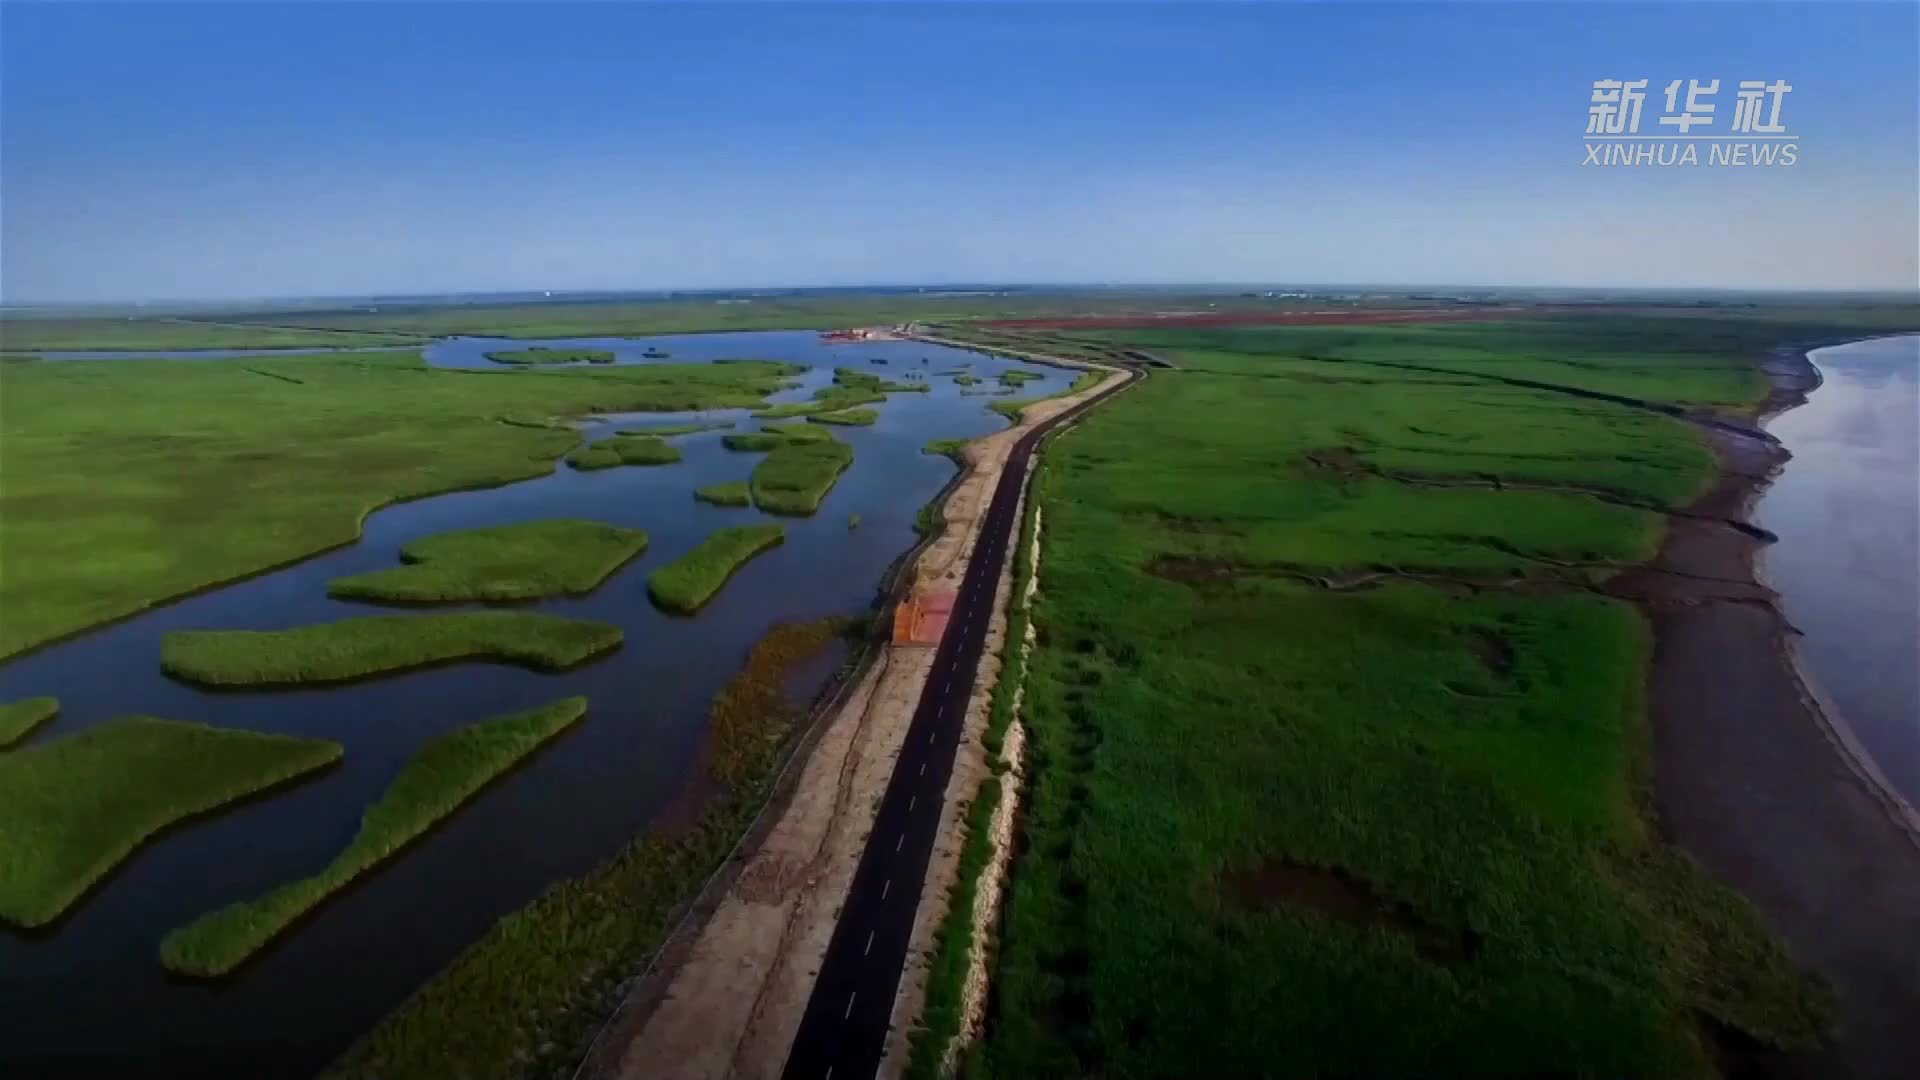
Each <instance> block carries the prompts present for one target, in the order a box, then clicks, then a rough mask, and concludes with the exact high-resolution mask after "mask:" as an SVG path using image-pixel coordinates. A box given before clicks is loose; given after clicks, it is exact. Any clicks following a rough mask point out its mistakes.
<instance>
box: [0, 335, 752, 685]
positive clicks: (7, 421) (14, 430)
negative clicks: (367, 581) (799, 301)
mask: <svg viewBox="0 0 1920 1080" xmlns="http://www.w3.org/2000/svg"><path fill="white" fill-rule="evenodd" d="M789 373H790V369H789V366H788V365H780V364H771V363H745V364H725V365H715V364H649V365H620V366H615V367H605V368H563V369H556V370H550V371H542V370H517V369H514V370H508V369H502V370H499V371H478V372H475V371H453V370H440V369H433V368H428V367H426V366H424V365H423V364H421V363H420V360H419V358H418V356H417V355H413V354H398V355H389V354H357V355H356V354H343V355H332V356H311V357H305V358H299V357H294V358H279V357H276V358H273V359H271V360H261V359H257V358H254V359H247V360H232V361H222V360H195V361H185V360H183V361H157V360H139V361H133V360H129V361H89V362H86V363H37V364H7V365H3V366H0V461H5V463H6V483H5V484H4V485H0V610H5V611H6V618H5V619H0V658H4V657H6V656H10V655H12V654H14V653H18V652H20V651H21V650H23V649H26V648H30V647H32V646H34V645H37V644H40V643H43V642H46V641H49V640H52V639H54V638H58V637H60V636H62V635H65V634H70V633H73V632H75V631H78V630H81V629H83V628H85V627H88V626H92V625H95V624H98V623H101V622H105V621H108V620H111V619H115V618H119V617H123V616H126V615H130V614H132V613H134V612H137V611H139V610H141V609H142V608H145V607H148V606H150V605H152V604H156V603H159V602H161V601H164V600H168V599H171V598H174V597H178V596H181V595H184V594H187V593H191V592H193V591H196V590H199V589H204V588H208V587H211V586H213V585H217V584H221V583H224V582H228V581H232V580H234V579H236V578H240V577H245V576H247V575H249V574H253V573H258V572H260V571H263V570H267V569H270V568H272V567H275V566H280V565H284V564H286V563H289V562H293V561H296V560H299V559H302V558H305V557H307V556H310V555H313V554H315V553H317V552H320V551H324V550H326V549H328V548H332V547H336V546H339V545H341V544H345V543H349V542H351V541H353V540H354V539H355V538H356V537H357V536H359V534H360V524H361V522H362V520H364V518H365V517H366V515H367V514H368V513H370V512H372V511H373V510H375V509H377V508H379V507H381V506H384V505H387V504H389V503H393V502H398V501H402V500H406V499H414V498H420V497H423V496H427V495H434V494H439V493H441V492H447V491H455V490H460V489H464V488H477V487H488V486H493V485H497V484H505V483H511V482H513V481H516V480H525V479H531V478H533V477H537V476H542V475H545V474H546V473H548V472H549V471H551V469H552V467H553V462H554V461H555V460H556V459H557V458H559V457H560V456H561V455H563V454H565V453H566V452H567V451H568V450H569V449H571V448H572V447H573V446H574V445H575V444H577V443H578V442H579V436H578V434H577V433H576V432H574V431H572V430H569V429H566V428H557V427H552V426H546V425H545V424H544V423H543V424H542V425H541V426H523V425H522V424H517V423H505V422H502V421H503V418H506V417H526V416H537V417H550V416H567V415H579V414H585V413H590V412H596V411H598V412H619V411H678V410H687V409H702V408H738V407H752V406H756V405H759V404H761V403H763V402H764V399H765V395H767V394H769V393H772V392H773V391H775V390H778V389H779V388H780V387H781V386H782V385H783V376H785V375H786V374H789Z"/></svg>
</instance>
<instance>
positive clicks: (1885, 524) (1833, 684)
mask: <svg viewBox="0 0 1920 1080" xmlns="http://www.w3.org/2000/svg"><path fill="white" fill-rule="evenodd" d="M1812 359H1813V362H1814V365H1815V366H1816V367H1818V368H1819V369H1820V375H1821V378H1822V379H1823V380H1824V381H1823V382H1822V383H1821V385H1820V388H1819V389H1817V390H1815V391H1814V392H1813V393H1812V395H1811V396H1810V397H1809V398H1808V400H1807V404H1805V405H1802V406H1800V407H1799V408H1797V409H1793V410H1790V411H1788V412H1786V413H1784V414H1782V415H1781V416H1780V417H1778V418H1777V419H1775V420H1774V421H1773V422H1771V423H1770V424H1768V425H1767V428H1768V430H1769V431H1771V432H1772V433H1773V434H1774V435H1776V436H1778V437H1779V438H1780V441H1781V442H1782V443H1784V444H1785V445H1786V447H1787V449H1788V450H1790V451H1792V452H1793V460H1792V461H1790V462H1788V463H1787V466H1786V469H1785V470H1784V471H1783V472H1782V473H1781V475H1780V476H1779V477H1778V479H1776V480H1775V482H1774V484H1773V486H1772V487H1771V488H1769V489H1768V491H1767V493H1766V494H1765V496H1764V497H1762V498H1761V500H1760V504H1759V507H1758V510H1757V520H1758V522H1759V524H1761V525H1763V526H1765V527H1766V528H1768V529H1771V530H1773V531H1774V532H1775V533H1778V534H1779V536H1780V542H1779V543H1778V544H1775V545H1773V546H1771V547H1769V548H1767V549H1766V553H1765V555H1764V560H1765V562H1764V567H1765V571H1766V575H1767V578H1768V580H1769V582H1770V583H1771V584H1772V585H1773V587H1774V588H1776V589H1778V590H1779V591H1780V593H1781V597H1782V601H1783V603H1784V604H1785V606H1786V612H1787V618H1788V619H1789V620H1790V621H1791V622H1792V623H1793V624H1794V625H1795V626H1796V627H1798V628H1799V629H1800V630H1801V631H1802V632H1803V633H1804V634H1805V637H1803V638H1802V639H1801V640H1800V650H1801V655H1802V657H1803V658H1804V660H1805V662H1806V664H1807V666H1808V668H1809V669H1810V671H1811V675H1812V678H1813V681H1814V682H1815V683H1816V684H1818V686H1819V687H1820V689H1821V691H1822V692H1823V693H1824V694H1825V695H1826V697H1827V698H1828V699H1829V700H1830V701H1832V702H1833V704H1834V705H1835V706H1837V707H1838V709H1839V711H1840V714H1841V715H1842V716H1843V717H1845V719H1846V721H1847V723H1848V724H1849V725H1850V726H1851V727H1852V728H1853V730H1854V733H1855V734H1856V735H1857V736H1858V737H1859V740H1860V742H1861V743H1862V744H1863V745H1864V746H1865V747H1866V749H1867V751H1868V752H1869V753H1870V754H1872V755H1873V758H1874V761H1875V762H1876V763H1877V764H1878V765H1879V767H1880V771H1881V772H1882V773H1884V774H1885V775H1886V777H1887V779H1888V780H1890V781H1891V782H1892V784H1893V786H1894V787H1895V788H1896V789H1897V790H1898V791H1899V792H1900V793H1901V794H1902V795H1904V796H1905V797H1906V799H1907V801H1908V802H1909V803H1913V804H1915V805H1920V337H1916V336H1908V337H1896V338H1881V339H1877V340H1874V341H1861V342H1855V343H1853V344H1851V345H1841V346H1837V347H1834V348H1830V349H1819V350H1816V351H1815V352H1814V353H1812Z"/></svg>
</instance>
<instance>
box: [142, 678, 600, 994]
mask: <svg viewBox="0 0 1920 1080" xmlns="http://www.w3.org/2000/svg"><path fill="white" fill-rule="evenodd" d="M586 711H587V699H586V698H583V697H571V698H565V699H563V700H560V701H556V702H554V703H553V704H551V705H546V706H543V707H541V708H537V709H529V710H527V711H525V712H519V713H514V714H512V715H510V716H502V717H498V718H496V719H493V720H486V721H482V722H481V723H478V724H474V725H472V726H471V727H464V728H461V729H459V730H457V731H453V732H450V733H448V734H446V735H442V736H440V737H439V738H436V739H433V740H431V741H429V742H428V743H426V744H425V745H424V746H422V747H421V748H420V749H419V750H417V751H415V752H414V754H413V756H412V757H410V758H408V759H407V763H406V765H405V766H403V767H402V768H401V770H400V775H398V776H396V777H394V779H393V782H392V783H391V784H389V785H387V789H386V790H385V791H384V792H381V794H380V798H379V799H378V800H377V801H375V802H374V804H373V805H372V806H370V807H368V808H367V811H366V813H365V815H363V816H362V817H361V819H360V830H359V831H358V832H357V833H355V834H354V837H353V840H352V841H351V842H349V843H348V844H347V846H346V848H345V849H344V850H343V851H341V852H340V854H338V855H336V856H334V858H333V861H331V862H329V863H328V864H327V865H326V866H325V867H324V868H322V869H321V870H320V872H319V873H317V874H314V875H313V876H312V877H306V878H301V879H300V880H298V881H292V882H289V883H287V884H285V885H282V886H280V887H279V888H277V889H275V890H273V891H272V892H270V893H267V894H266V895H264V896H260V897H257V898H255V899H252V900H243V901H240V902H238V903H234V904H229V905H227V906H226V907H223V908H221V909H219V910H217V911H212V912H208V913H207V914H205V915H202V916H201V917H199V918H198V919H195V920H194V921H193V922H191V923H188V924H187V925H186V926H183V927H180V928H178V929H176V930H174V931H172V932H170V933H168V934H167V936H166V937H165V938H163V939H162V940H161V942H160V962H161V963H162V964H163V965H165V966H166V968H167V970H169V971H172V972H175V973H177V974H181V975H191V976H198V977H202V978H211V977H215V976H220V975H225V974H227V973H228V972H231V971H232V970H233V969H234V968H236V967H239V966H240V964H241V963H242V962H244V961H245V960H246V959H247V958H248V957H249V956H252V955H253V954H254V953H256V952H258V951H259V950H260V949H262V948H264V947H265V946H266V945H267V943H268V942H270V941H272V940H273V939H274V938H275V937H276V936H278V935H279V934H280V933H282V932H283V931H285V930H286V928H287V927H289V926H291V925H293V923H294V921H295V920H297V919H299V918H300V917H301V916H302V915H304V914H306V913H307V912H308V911H310V910H312V909H313V908H314V907H316V906H318V905H319V904H320V903H321V902H322V901H324V900H325V899H326V898H327V897H328V896H331V895H332V894H333V893H335V892H337V891H339V890H340V889H342V888H345V887H346V886H347V885H348V884H349V883H350V882H352V881H353V880H354V879H355V878H358V877H359V876H360V875H362V874H364V873H366V872H368V871H369V870H372V869H373V868H374V867H376V866H378V865H379V864H380V863H381V862H383V861H385V860H386V859H388V858H391V857H392V856H393V855H394V854H395V853H396V852H398V851H400V849H402V848H404V847H406V846H407V845H408V844H410V843H412V842H413V841H415V840H417V839H419V838H420V836H422V835H423V834H425V833H426V831H427V830H428V829H430V828H432V827H433V826H434V825H435V824H437V823H439V822H440V821H443V820H445V819H446V818H447V817H449V816H451V815H452V814H453V812H454V811H456V810H458V809H460V807H461V806H463V805H465V804H466V803H467V802H468V801H469V800H471V799H472V798H473V797H474V796H475V795H478V794H479V793H480V791H481V789H482V788H484V787H486V786H487V785H488V784H489V783H491V782H492V781H493V780H495V779H496V778H498V777H499V776H500V775H501V774H503V773H505V772H506V771H507V770H508V769H511V768H512V767H513V766H514V765H515V764H517V763H519V762H520V761H521V760H522V759H524V758H525V757H526V756H527V755H529V754H531V753H533V752H534V751H535V750H537V749H538V748H539V747H540V746H541V745H543V744H544V743H546V742H547V741H548V740H549V739H552V738H553V737H554V736H556V735H558V734H560V732H562V731H564V730H566V729H567V728H568V727H571V726H572V725H573V724H574V723H575V722H576V721H578V720H579V719H580V718H581V717H582V716H584V715H586Z"/></svg>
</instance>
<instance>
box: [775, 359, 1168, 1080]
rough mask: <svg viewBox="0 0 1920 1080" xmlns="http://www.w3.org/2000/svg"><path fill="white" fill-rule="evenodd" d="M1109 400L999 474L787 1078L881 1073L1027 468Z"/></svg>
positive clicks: (1031, 441)
mask: <svg viewBox="0 0 1920 1080" xmlns="http://www.w3.org/2000/svg"><path fill="white" fill-rule="evenodd" d="M1132 377H1133V378H1136V379H1137V378H1139V375H1137V374H1135V375H1133V376H1132ZM1115 392H1116V393H1117V392H1118V390H1117V389H1116V391H1115ZM1108 396H1111V395H1106V394H1103V395H1101V396H1100V397H1099V398H1095V399H1094V400H1093V401H1090V402H1085V403H1083V404H1081V405H1078V406H1075V407H1074V408H1072V409H1069V410H1067V411H1066V412H1064V413H1061V414H1060V415H1059V416H1057V417H1054V418H1053V419H1051V420H1049V421H1047V422H1045V423H1043V424H1040V425H1039V426H1037V427H1035V428H1034V430H1032V431H1030V432H1028V433H1027V434H1026V435H1024V436H1022V437H1021V439H1020V441H1019V442H1018V443H1016V444H1015V445H1014V449H1013V452H1012V453H1011V454H1010V455H1008V458H1007V463H1006V467H1005V468H1004V469H1002V470H1001V473H1000V484H999V486H998V487H997V488H995V489H994V492H993V502H992V503H991V504H990V505H989V506H988V508H987V519H986V524H985V526H984V527H983V528H982V529H981V532H980V537H979V539H978V540H977V541H975V545H976V546H975V548H974V551H973V556H972V558H971V559H969V560H968V562H967V573H966V577H965V578H964V579H963V580H962V582H961V586H960V591H959V594H958V595H957V596H955V597H954V604H953V615H952V617H951V619H950V620H949V621H948V623H947V632H946V636H945V637H944V638H942V639H941V641H940V644H939V645H938V646H937V647H936V648H935V650H934V656H933V669H932V671H931V673H930V674H929V675H928V676H927V685H926V686H925V687H924V688H923V689H922V691H921V693H920V704H919V705H918V707H916V708H915V709H914V713H913V722H912V724H911V725H910V726H909V727H908V728H907V736H906V741H905V742H904V743H903V744H902V745H901V748H900V759H899V761H897V762H895V764H894V767H893V777H892V779H890V780H888V781H887V791H886V794H885V795H884V796H882V797H881V800H880V810H879V813H878V814H876V815H875V817H874V823H873V832H872V833H871V834H869V835H868V837H867V847H866V850H865V851H863V852H861V854H860V865H859V867H858V868H857V869H856V870H855V871H854V874H853V885H852V888H851V889H850V890H849V891H848V893H847V902H846V905H845V906H844V907H842V908H841V909H840V922H839V923H838V925H836V926H835V927H834V928H833V939H832V940H831V941H830V942H829V943H828V945H827V955H826V959H825V961H824V962H823V963H822V964H821V966H820V974H819V976H818V977H817V978H816V979H815V980H814V984H813V996H812V997H810V998H808V999H807V1011H806V1013H805V1015H804V1016H802V1017H801V1020H800V1030H799V1032H798V1033H796V1034H795V1036H794V1040H793V1048H792V1049H791V1050H789V1051H788V1052H787V1067H786V1071H785V1073H784V1075H785V1076H786V1077H788V1078H789V1080H822V1078H827V1080H834V1078H837V1080H854V1078H856V1077H858V1078H867V1077H871V1076H873V1075H874V1073H875V1072H876V1071H878V1070H879V1068H880V1057H881V1054H882V1052H883V1051H884V1050H885V1047H886V1039H887V1024H888V1021H889V1020H891V1019H892V1015H893V997H894V993H895V992H896V991H897V990H898V989H899V986H900V975H901V972H902V970H903V969H904V968H905V966H906V961H907V945H908V941H909V939H910V938H911V935H912V933H913V920H914V913H915V911H916V909H918V907H919V906H920V893H921V890H922V888H923V886H924V885H925V883H926V877H927V863H928V862H929V861H930V860H931V858H932V856H933V842H934V839H935V835H934V834H935V833H936V832H937V831H938V829H939V825H940V810H941V807H942V804H943V803H944V801H945V797H946V790H947V780H948V778H949V777H950V776H951V775H952V773H953V757H954V752H955V751H956V750H957V749H958V748H959V742H960V732H961V726H962V724H963V722H964V720H965V717H966V710H967V698H968V697H969V696H970V695H971V694H972V692H973V683H974V678H975V674H976V672H977V670H978V668H979V666H980V654H981V652H982V651H983V650H984V648H985V645H986V639H987V624H988V623H989V622H990V621H991V620H992V617H993V599H994V593H995V591H996V590H997V589H998V587H999V578H1000V566H1001V563H1002V561H1003V560H1004V559H1005V558H1006V553H1007V545H1008V544H1009V543H1011V542H1013V540H1014V538H1015V536H1016V534H1017V530H1018V528H1019V520H1018V518H1017V517H1016V511H1017V510H1018V508H1019V504H1020V488H1021V485H1022V484H1024V483H1025V481H1026V476H1027V461H1028V459H1029V458H1031V457H1032V456H1033V451H1034V448H1035V446H1036V445H1037V444H1038V442H1039V441H1040V439H1042V438H1044V437H1045V436H1046V434H1047V432H1049V431H1051V430H1052V429H1053V427H1054V426H1055V425H1056V424H1060V423H1062V422H1064V421H1067V420H1069V419H1071V418H1072V417H1075V416H1077V415H1079V414H1080V413H1081V412H1083V411H1084V410H1086V409H1087V408H1088V407H1090V406H1092V405H1094V404H1098V403H1099V402H1100V401H1103V400H1105V399H1106V398H1107V397H1108Z"/></svg>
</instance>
